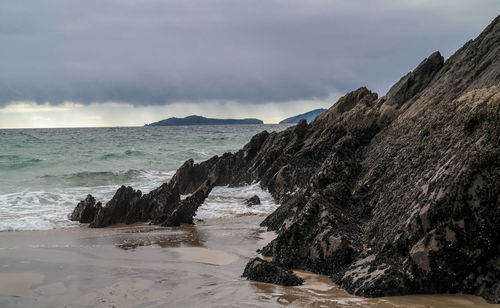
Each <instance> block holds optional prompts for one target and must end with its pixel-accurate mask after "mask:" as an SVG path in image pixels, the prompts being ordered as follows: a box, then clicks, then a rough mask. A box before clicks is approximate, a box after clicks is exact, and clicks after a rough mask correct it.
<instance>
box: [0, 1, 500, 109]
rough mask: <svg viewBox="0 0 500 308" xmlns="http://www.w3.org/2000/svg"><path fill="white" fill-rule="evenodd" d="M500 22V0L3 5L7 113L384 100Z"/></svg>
mask: <svg viewBox="0 0 500 308" xmlns="http://www.w3.org/2000/svg"><path fill="white" fill-rule="evenodd" d="M498 12H500V1H498V0H480V1H465V0H463V1H462V0H448V1H416V0H410V1H399V0H395V1H360V0H345V1H326V0H309V1H294V0H287V1H284V0H282V1H276V0H266V1H261V0H252V1H250V0H248V1H243V0H240V1H236V0H231V1H229V0H199V1H189V0H172V1H164V0H120V1H118V0H85V1H81V0H79V1H76V0H19V1H18V0H15V1H14V0H12V1H11V0H0V106H2V105H5V104H7V103H9V102H11V101H36V102H39V103H42V102H49V103H53V104H57V103H60V102H64V101H73V102H80V103H92V102H107V101H115V102H129V103H133V104H135V105H153V104H167V103H170V102H176V101H180V102H199V101H205V100H230V101H238V102H248V103H259V102H271V101H272V102H282V101H283V102H284V101H291V100H303V99H312V98H324V97H327V96H328V95H329V94H330V93H334V92H346V91H349V90H352V89H355V88H357V87H359V86H361V85H366V86H368V87H369V88H371V89H373V90H376V91H381V92H382V93H383V92H385V91H386V90H387V89H388V87H389V86H390V85H391V84H392V83H393V82H394V81H396V80H397V79H398V78H399V77H400V76H402V75H403V74H404V73H406V72H407V71H409V70H411V69H412V68H413V67H414V66H415V65H417V64H418V62H419V61H421V60H422V59H423V58H425V57H426V56H427V55H428V54H430V53H431V52H433V51H435V50H441V52H442V53H443V54H444V55H445V56H449V55H450V54H451V53H452V52H453V51H454V50H456V49H457V48H459V47H460V46H461V45H462V44H464V43H465V42H466V41H467V40H469V39H471V38H473V37H475V36H476V35H477V34H478V33H479V32H480V31H481V30H482V29H483V28H484V27H485V26H486V25H487V24H488V23H489V22H490V21H491V20H492V19H493V18H494V17H495V16H496V15H497V14H498Z"/></svg>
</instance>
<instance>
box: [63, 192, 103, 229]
mask: <svg viewBox="0 0 500 308" xmlns="http://www.w3.org/2000/svg"><path fill="white" fill-rule="evenodd" d="M101 207H102V205H101V202H97V204H96V201H95V198H94V197H93V196H92V195H87V197H86V198H85V199H84V200H82V201H80V202H79V203H78V205H77V206H76V207H75V209H74V210H73V213H71V215H70V217H69V219H70V220H72V221H79V222H81V223H90V222H92V221H93V220H94V217H95V215H96V214H97V212H98V211H99V209H100V208H101Z"/></svg>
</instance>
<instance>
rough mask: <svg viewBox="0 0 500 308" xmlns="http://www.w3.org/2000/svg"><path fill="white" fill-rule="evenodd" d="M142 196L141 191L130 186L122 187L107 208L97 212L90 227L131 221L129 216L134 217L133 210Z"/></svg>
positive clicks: (107, 204)
mask: <svg viewBox="0 0 500 308" xmlns="http://www.w3.org/2000/svg"><path fill="white" fill-rule="evenodd" d="M141 195H142V193H141V191H140V190H137V191H136V190H134V189H133V188H132V187H130V186H129V187H125V186H122V187H120V188H119V189H118V191H117V192H116V193H115V195H114V196H113V198H112V199H111V200H110V201H109V202H108V203H106V206H104V207H101V208H100V209H99V211H97V214H96V215H95V217H94V219H93V220H92V222H91V223H90V227H91V228H100V227H105V226H110V225H114V224H118V223H121V222H125V221H129V216H130V215H133V211H131V209H133V208H134V206H135V204H136V203H137V202H138V201H139V199H140V197H141Z"/></svg>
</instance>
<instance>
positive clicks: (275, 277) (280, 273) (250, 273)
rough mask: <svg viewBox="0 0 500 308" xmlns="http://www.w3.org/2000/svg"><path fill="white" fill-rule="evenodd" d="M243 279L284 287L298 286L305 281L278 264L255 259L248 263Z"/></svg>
mask: <svg viewBox="0 0 500 308" xmlns="http://www.w3.org/2000/svg"><path fill="white" fill-rule="evenodd" d="M242 276H243V277H246V278H247V279H249V280H255V281H260V282H268V283H275V284H280V285H284V286H298V285H301V284H302V283H303V282H304V279H302V278H300V277H297V275H295V274H294V273H293V272H292V271H290V270H287V269H285V268H283V267H281V266H279V265H278V264H276V263H273V262H267V261H265V260H262V259H261V258H254V259H253V260H252V261H250V262H248V264H247V266H246V267H245V270H244V271H243V275H242Z"/></svg>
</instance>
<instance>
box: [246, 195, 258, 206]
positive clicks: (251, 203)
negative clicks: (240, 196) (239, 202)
mask: <svg viewBox="0 0 500 308" xmlns="http://www.w3.org/2000/svg"><path fill="white" fill-rule="evenodd" d="M245 204H246V205H247V206H254V205H258V204H260V198H259V196H257V195H253V197H251V198H248V199H247V200H245Z"/></svg>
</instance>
